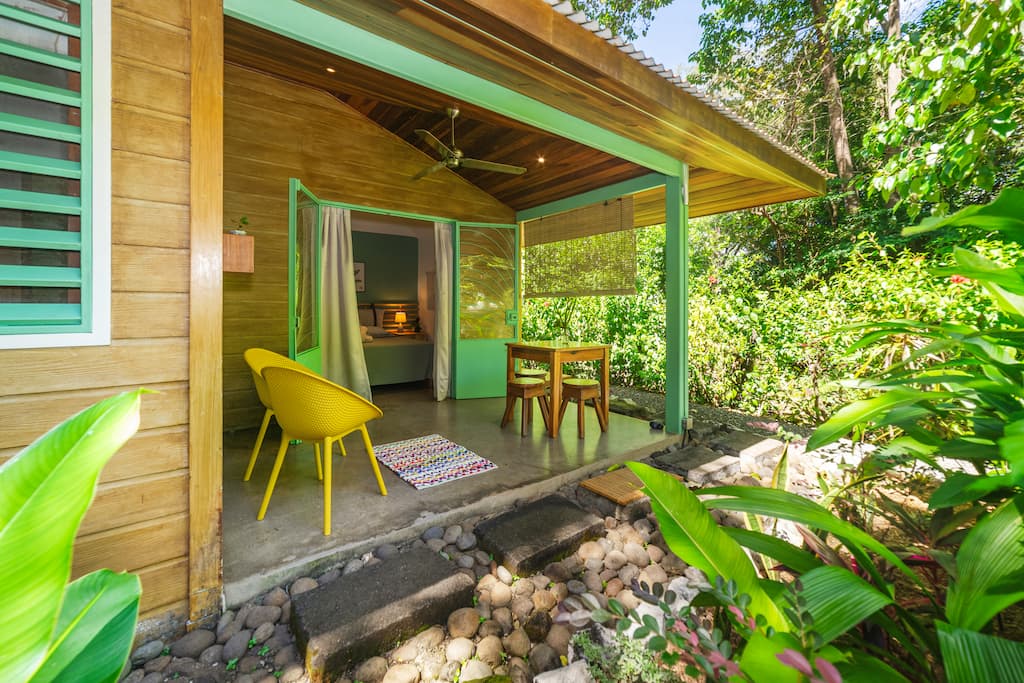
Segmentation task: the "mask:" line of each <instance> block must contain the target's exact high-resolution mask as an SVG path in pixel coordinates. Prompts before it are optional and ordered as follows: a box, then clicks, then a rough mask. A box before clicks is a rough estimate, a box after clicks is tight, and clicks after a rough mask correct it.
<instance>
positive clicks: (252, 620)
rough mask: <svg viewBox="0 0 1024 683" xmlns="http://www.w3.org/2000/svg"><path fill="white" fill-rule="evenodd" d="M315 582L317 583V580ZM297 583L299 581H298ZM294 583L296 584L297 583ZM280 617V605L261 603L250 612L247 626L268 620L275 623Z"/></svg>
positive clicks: (253, 625)
mask: <svg viewBox="0 0 1024 683" xmlns="http://www.w3.org/2000/svg"><path fill="white" fill-rule="evenodd" d="M299 581H301V579H299ZM310 581H313V579H310ZM313 582H314V583H316V582H315V581H313ZM295 583H298V581H296V582H295ZM292 585H293V586H294V585H295V584H292ZM280 618H281V608H280V607H277V606H276V605H260V606H259V607H255V608H253V610H252V611H251V612H249V615H248V616H247V617H246V618H245V627H246V628H256V627H257V626H259V625H260V624H265V623H266V622H268V621H269V622H270V623H272V624H273V623H275V622H276V621H277V620H278V619H280Z"/></svg>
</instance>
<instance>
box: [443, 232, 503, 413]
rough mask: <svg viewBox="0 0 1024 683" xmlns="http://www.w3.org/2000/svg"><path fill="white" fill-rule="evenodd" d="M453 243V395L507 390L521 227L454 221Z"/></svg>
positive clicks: (477, 395)
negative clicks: (507, 358)
mask: <svg viewBox="0 0 1024 683" xmlns="http://www.w3.org/2000/svg"><path fill="white" fill-rule="evenodd" d="M455 230H456V238H455V240H454V242H455V282H454V285H455V286H454V299H455V315H454V330H453V334H452V337H453V338H454V340H455V344H454V354H453V363H452V379H453V386H454V392H453V393H454V395H455V398H491V397H495V396H504V395H505V358H506V349H505V344H506V342H510V341H516V339H517V334H518V328H519V311H518V302H519V230H518V228H517V226H515V225H491V224H482V223H458V224H457V225H456V228H455Z"/></svg>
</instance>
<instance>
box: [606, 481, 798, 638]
mask: <svg viewBox="0 0 1024 683" xmlns="http://www.w3.org/2000/svg"><path fill="white" fill-rule="evenodd" d="M626 466H627V467H629V469H631V470H632V471H633V473H634V474H636V476H637V477H639V478H640V481H642V482H643V483H644V492H645V493H647V495H648V496H650V498H651V508H652V509H653V510H654V514H655V516H656V517H657V518H658V524H659V526H660V527H661V532H662V534H663V535H664V536H665V542H666V543H667V544H668V546H669V548H671V549H672V552H674V553H675V554H676V555H678V556H679V557H680V558H682V559H683V560H685V561H686V562H688V563H689V564H692V565H693V566H695V567H697V568H698V569H700V570H701V571H703V572H704V573H705V574H707V576H708V578H709V579H711V580H712V581H714V580H715V577H716V576H721V577H722V578H723V579H726V580H730V579H731V580H733V581H735V582H736V587H737V590H738V591H739V592H740V593H746V594H747V595H749V596H750V611H751V613H752V614H755V615H756V614H763V615H764V617H765V619H766V620H767V623H768V625H769V626H772V627H774V628H775V629H776V630H779V631H787V630H789V624H788V623H787V622H786V618H785V616H783V614H782V611H781V610H780V609H779V608H778V606H777V605H776V604H775V602H774V601H773V600H772V599H771V598H770V597H769V596H768V595H767V594H766V593H765V591H764V589H763V588H762V587H761V584H760V583H759V581H758V577H757V574H756V573H755V572H754V566H753V565H752V564H751V563H750V558H749V557H747V554H746V553H745V552H744V551H743V548H741V547H740V545H739V544H738V543H737V542H736V541H734V540H732V539H731V538H729V536H727V535H726V533H725V532H724V531H722V529H721V528H719V526H718V523H717V522H715V520H714V518H713V517H712V516H711V513H710V512H708V510H707V508H705V507H704V505H703V504H701V502H700V500H699V499H698V498H697V496H695V495H694V494H693V492H692V491H690V489H688V488H686V486H685V485H684V484H682V483H681V482H680V481H679V480H678V479H676V478H675V477H673V476H671V475H669V474H667V473H665V472H662V471H661V470H658V469H655V468H653V467H651V466H650V465H645V464H643V463H638V462H630V463H626Z"/></svg>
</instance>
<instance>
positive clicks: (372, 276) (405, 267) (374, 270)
mask: <svg viewBox="0 0 1024 683" xmlns="http://www.w3.org/2000/svg"><path fill="white" fill-rule="evenodd" d="M352 256H353V260H354V261H356V262H360V263H364V264H366V269H365V273H366V291H364V292H360V293H358V294H357V295H356V299H357V300H358V301H359V303H388V302H402V301H416V295H417V287H418V279H419V267H420V265H419V264H420V241H419V240H418V239H416V238H415V237H406V236H404V235H382V234H378V233H372V232H358V231H355V230H353V231H352Z"/></svg>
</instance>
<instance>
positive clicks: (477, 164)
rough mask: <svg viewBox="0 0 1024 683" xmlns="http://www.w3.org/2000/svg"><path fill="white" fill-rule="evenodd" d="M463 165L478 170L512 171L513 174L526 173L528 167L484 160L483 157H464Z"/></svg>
mask: <svg viewBox="0 0 1024 683" xmlns="http://www.w3.org/2000/svg"><path fill="white" fill-rule="evenodd" d="M461 165H462V167H463V168H473V169H476V170H477V171H494V172H495V173H511V174H513V175H522V174H523V173H526V169H525V168H523V167H522V166H510V165H509V164H496V163H494V162H493V161H483V160H482V159H462V162H461Z"/></svg>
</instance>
